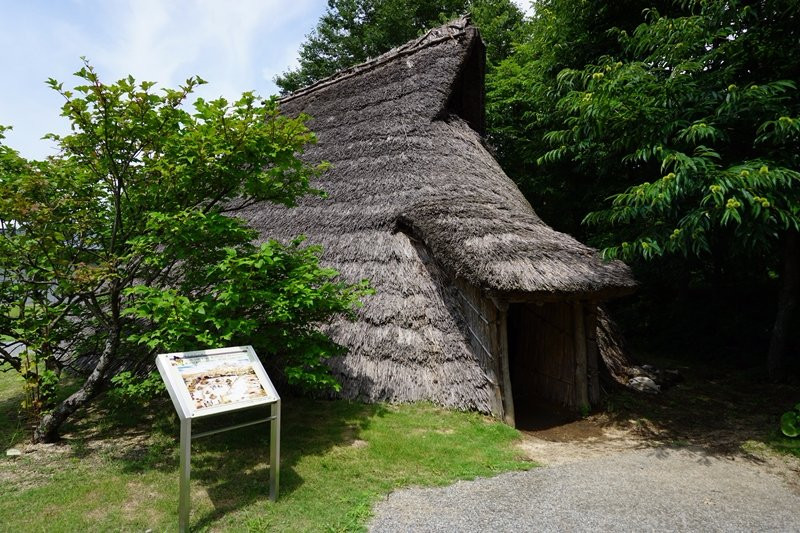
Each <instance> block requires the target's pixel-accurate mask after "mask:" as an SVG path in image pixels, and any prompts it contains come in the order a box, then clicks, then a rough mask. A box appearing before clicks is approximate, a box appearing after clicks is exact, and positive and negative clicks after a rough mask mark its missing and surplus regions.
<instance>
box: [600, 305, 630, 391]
mask: <svg viewBox="0 0 800 533" xmlns="http://www.w3.org/2000/svg"><path fill="white" fill-rule="evenodd" d="M597 348H598V350H599V352H600V357H601V358H602V361H603V367H602V368H604V369H605V372H602V373H601V377H602V378H603V381H604V382H605V383H606V385H612V384H619V385H623V386H626V385H627V384H628V381H629V380H630V378H631V377H632V376H634V375H636V374H635V373H634V372H633V371H632V370H631V368H632V367H633V366H634V365H633V363H632V362H631V361H630V359H629V358H628V350H627V348H626V347H625V339H624V337H623V335H622V332H621V331H620V330H619V327H618V326H617V324H616V323H615V322H614V321H613V320H612V319H611V317H610V316H609V315H608V311H606V309H605V307H603V306H602V305H600V306H598V307H597Z"/></svg>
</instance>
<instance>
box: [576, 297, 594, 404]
mask: <svg viewBox="0 0 800 533" xmlns="http://www.w3.org/2000/svg"><path fill="white" fill-rule="evenodd" d="M572 309H573V313H572V316H573V322H574V328H573V331H574V334H573V335H574V341H575V403H576V405H575V407H577V408H578V409H584V408H588V407H589V405H590V404H589V382H588V373H587V357H586V327H585V324H584V316H583V304H582V303H581V302H574V303H573V304H572Z"/></svg>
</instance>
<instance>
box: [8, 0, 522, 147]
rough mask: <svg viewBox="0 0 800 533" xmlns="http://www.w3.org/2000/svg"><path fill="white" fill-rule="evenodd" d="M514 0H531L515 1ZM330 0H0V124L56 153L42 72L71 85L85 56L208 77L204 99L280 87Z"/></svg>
mask: <svg viewBox="0 0 800 533" xmlns="http://www.w3.org/2000/svg"><path fill="white" fill-rule="evenodd" d="M519 3H520V4H522V3H525V4H527V1H525V0H520V2H519ZM325 6H326V0H0V50H3V54H2V55H0V72H2V74H3V76H2V83H0V124H2V125H7V126H8V125H10V126H13V128H14V129H13V130H12V131H10V132H8V133H7V135H6V137H7V138H6V140H5V143H6V144H7V145H8V146H11V147H12V148H14V149H16V150H19V151H20V153H21V154H22V155H23V156H25V157H28V158H43V157H45V156H47V155H49V154H52V153H54V152H53V149H52V145H51V144H50V143H49V142H47V141H43V140H41V137H42V135H44V134H45V133H48V132H55V133H63V132H65V130H66V128H67V123H66V122H65V120H64V119H63V118H61V117H59V109H60V106H61V103H62V101H61V99H60V97H59V96H58V95H57V94H56V93H54V92H53V91H52V90H50V89H49V88H47V87H46V86H45V83H44V82H45V80H47V78H50V77H52V78H55V79H57V80H59V81H62V82H64V85H65V86H71V85H73V84H74V83H75V78H73V77H72V73H73V72H75V71H76V70H78V69H79V68H80V67H81V60H80V57H81V56H86V57H87V58H88V59H89V61H90V62H91V63H92V65H94V67H95V68H96V69H97V71H98V72H99V74H100V76H101V78H103V79H107V80H116V79H118V78H120V77H122V76H125V75H127V74H132V75H133V76H134V78H136V79H137V80H148V81H156V82H158V83H159V85H160V86H162V87H175V86H177V84H179V83H181V82H182V81H183V80H185V79H186V78H188V77H189V76H192V75H195V74H196V75H199V76H201V77H202V78H204V79H205V80H207V81H209V84H208V85H205V86H203V87H201V88H200V89H199V90H198V91H197V95H198V96H203V97H206V98H210V97H217V96H225V97H227V98H234V97H236V96H238V95H239V94H241V93H242V92H243V91H249V90H252V91H255V92H256V93H258V94H261V95H264V96H267V95H270V94H273V93H276V92H277V89H276V87H275V84H274V83H273V82H272V78H273V77H274V76H275V75H276V74H279V73H281V72H283V71H285V70H286V69H288V68H290V67H292V66H295V65H296V60H297V51H298V49H299V46H300V43H301V42H302V41H303V39H304V37H305V35H306V34H307V33H309V32H310V31H311V29H312V28H313V27H314V26H315V25H316V23H317V20H318V19H319V17H320V16H321V15H322V13H323V12H324V11H325Z"/></svg>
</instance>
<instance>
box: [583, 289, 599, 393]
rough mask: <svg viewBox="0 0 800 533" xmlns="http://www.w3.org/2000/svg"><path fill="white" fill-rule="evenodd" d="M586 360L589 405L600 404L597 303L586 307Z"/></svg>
mask: <svg viewBox="0 0 800 533" xmlns="http://www.w3.org/2000/svg"><path fill="white" fill-rule="evenodd" d="M585 316H586V343H587V346H586V359H587V368H588V372H589V403H591V404H592V405H597V404H598V403H599V402H600V372H599V370H598V364H599V361H598V349H597V302H589V303H588V304H587V305H586V313H585Z"/></svg>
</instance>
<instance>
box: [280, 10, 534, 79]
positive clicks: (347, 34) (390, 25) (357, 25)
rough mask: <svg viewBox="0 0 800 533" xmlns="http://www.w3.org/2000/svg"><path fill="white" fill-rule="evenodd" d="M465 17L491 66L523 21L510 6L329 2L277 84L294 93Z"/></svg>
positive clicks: (509, 43)
mask: <svg viewBox="0 0 800 533" xmlns="http://www.w3.org/2000/svg"><path fill="white" fill-rule="evenodd" d="M467 12H469V13H470V14H471V15H472V19H473V22H475V24H476V25H477V26H478V27H479V28H481V30H482V32H483V35H484V39H485V40H486V44H487V49H488V58H489V60H490V62H492V61H499V60H500V59H502V58H504V57H505V56H506V55H508V53H509V52H510V49H511V45H512V44H513V41H514V39H515V38H516V37H517V36H518V35H519V28H520V26H521V24H522V19H523V15H522V12H521V11H520V10H519V8H517V7H516V5H515V4H514V3H513V2H511V0H435V1H430V0H412V1H406V0H328V8H327V10H326V12H325V14H324V15H323V16H322V18H321V19H320V21H319V22H318V24H317V26H316V28H314V30H313V31H312V32H311V33H310V34H309V35H308V36H307V37H306V41H305V42H304V43H303V44H302V46H301V48H300V60H299V62H300V66H299V68H297V69H296V70H290V71H288V72H285V73H283V74H282V75H280V76H277V77H276V79H275V83H277V85H278V87H280V89H281V91H282V92H283V93H291V92H293V91H296V90H297V89H300V88H302V87H305V86H306V85H309V84H311V83H313V82H315V81H317V80H320V79H322V78H326V77H328V76H330V75H332V74H334V73H335V72H337V71H338V70H341V69H343V68H347V67H350V66H353V65H356V64H358V63H363V62H364V61H366V60H368V59H370V58H373V57H377V56H379V55H380V54H382V53H384V52H387V51H388V50H390V49H392V48H394V47H395V46H399V45H401V44H405V43H406V42H407V41H409V40H411V39H413V38H414V37H417V36H418V35H419V34H420V33H422V32H424V31H425V30H428V29H430V28H432V27H435V26H437V25H439V24H442V23H443V22H446V21H447V20H450V19H453V18H455V17H457V16H459V15H461V14H464V13H467Z"/></svg>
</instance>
